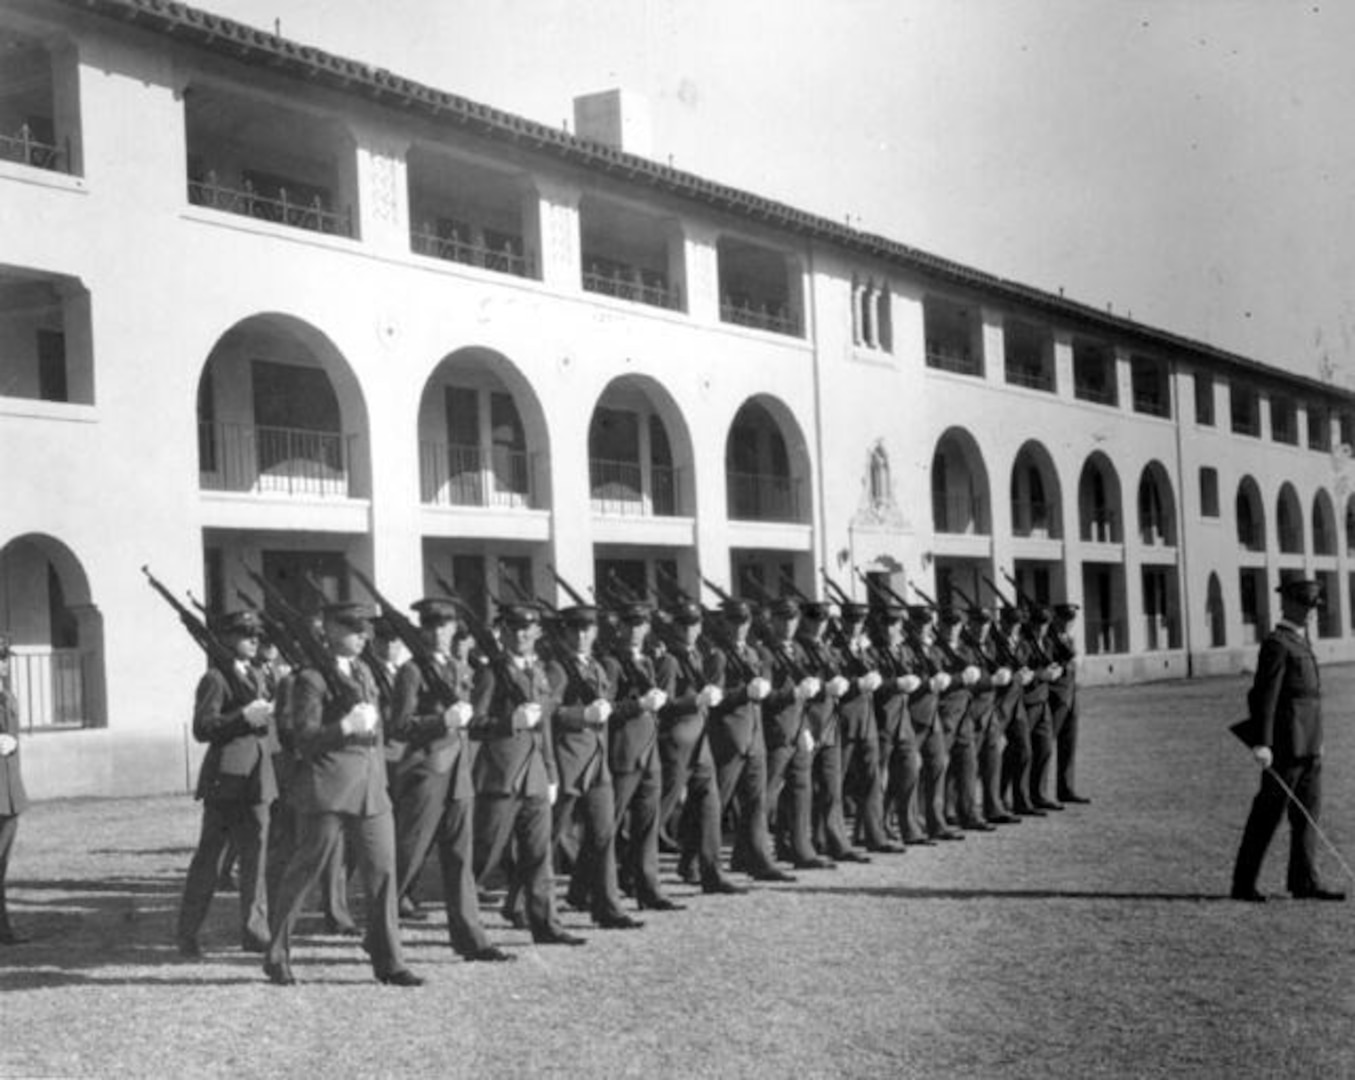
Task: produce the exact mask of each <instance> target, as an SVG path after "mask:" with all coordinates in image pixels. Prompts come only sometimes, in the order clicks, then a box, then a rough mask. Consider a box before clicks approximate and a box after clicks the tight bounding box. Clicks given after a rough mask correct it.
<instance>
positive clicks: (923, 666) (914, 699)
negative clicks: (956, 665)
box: [899, 641, 946, 732]
mask: <svg viewBox="0 0 1355 1080" xmlns="http://www.w3.org/2000/svg"><path fill="white" fill-rule="evenodd" d="M899 652H900V654H901V655H902V657H903V666H904V667H905V668H906V669H907V670H908V671H909V672H910V673H911V674H913V675H916V676H917V677H918V678H919V679H921V680H922V685H921V686H919V687H918V688H917V689H916V690H914V691H913V692H912V693H911V694H909V695H908V717H909V719H910V720H912V722H913V730H914V731H916V732H927V731H930V730H931V729H932V725H933V724H935V723H936V709H937V706H938V704H940V700H941V699H940V697H939V696H938V695H937V693H936V691H935V690H933V689H932V687H931V676H932V674H933V673H934V672H937V671H944V670H945V669H946V665H945V664H944V662H943V661H942V658H941V656H940V654H939V653H938V652H937V651H936V646H934V645H923V644H922V643H921V642H919V643H917V644H914V643H913V642H911V641H905V642H903V644H902V645H901V646H900V647H899Z"/></svg>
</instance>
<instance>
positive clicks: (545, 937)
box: [532, 930, 587, 945]
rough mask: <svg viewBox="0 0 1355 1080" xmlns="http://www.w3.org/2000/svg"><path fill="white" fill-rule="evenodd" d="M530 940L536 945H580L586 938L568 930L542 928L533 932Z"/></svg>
mask: <svg viewBox="0 0 1355 1080" xmlns="http://www.w3.org/2000/svg"><path fill="white" fill-rule="evenodd" d="M532 940H533V941H535V942H536V943H537V944H538V945H582V944H584V942H585V941H586V940H587V939H586V938H581V937H579V936H578V935H577V934H571V933H570V932H569V931H568V930H542V931H541V932H540V933H538V934H533V935H532Z"/></svg>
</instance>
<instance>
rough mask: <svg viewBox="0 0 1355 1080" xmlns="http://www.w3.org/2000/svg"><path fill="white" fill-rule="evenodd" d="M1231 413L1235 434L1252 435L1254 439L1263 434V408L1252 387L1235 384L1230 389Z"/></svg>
mask: <svg viewBox="0 0 1355 1080" xmlns="http://www.w3.org/2000/svg"><path fill="white" fill-rule="evenodd" d="M1229 402H1230V406H1231V407H1230V412H1231V419H1232V426H1233V434H1235V435H1250V436H1252V437H1253V438H1256V437H1259V436H1260V434H1261V408H1260V404H1259V402H1258V400H1257V396H1256V391H1255V390H1253V389H1252V388H1251V387H1250V386H1243V385H1242V384H1240V383H1233V384H1232V386H1231V387H1229Z"/></svg>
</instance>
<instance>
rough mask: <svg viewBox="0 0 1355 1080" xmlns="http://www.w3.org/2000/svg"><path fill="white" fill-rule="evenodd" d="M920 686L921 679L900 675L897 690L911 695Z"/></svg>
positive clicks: (914, 676) (915, 676)
mask: <svg viewBox="0 0 1355 1080" xmlns="http://www.w3.org/2000/svg"><path fill="white" fill-rule="evenodd" d="M921 685H922V679H921V678H920V677H919V676H917V675H901V676H900V677H899V689H900V690H902V691H903V692H904V693H905V694H911V693H912V692H913V691H914V690H916V689H917V688H918V687H919V686H921Z"/></svg>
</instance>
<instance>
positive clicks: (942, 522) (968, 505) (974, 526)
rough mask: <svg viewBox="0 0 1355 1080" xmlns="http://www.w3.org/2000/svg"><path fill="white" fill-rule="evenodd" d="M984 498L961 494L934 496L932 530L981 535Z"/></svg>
mask: <svg viewBox="0 0 1355 1080" xmlns="http://www.w3.org/2000/svg"><path fill="white" fill-rule="evenodd" d="M983 507H984V503H983V498H982V496H979V495H973V494H967V493H960V494H948V493H945V492H934V493H933V494H932V528H933V529H934V530H935V531H936V532H939V533H979V534H983V533H985V532H986V531H987V530H986V529H985V528H984V527H983Z"/></svg>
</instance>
